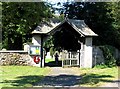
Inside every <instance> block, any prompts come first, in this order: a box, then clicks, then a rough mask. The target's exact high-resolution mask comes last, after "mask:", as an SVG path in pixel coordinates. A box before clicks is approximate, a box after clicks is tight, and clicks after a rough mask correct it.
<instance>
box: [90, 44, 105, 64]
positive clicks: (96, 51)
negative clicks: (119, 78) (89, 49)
mask: <svg viewBox="0 0 120 89" xmlns="http://www.w3.org/2000/svg"><path fill="white" fill-rule="evenodd" d="M92 64H93V66H95V65H97V64H104V56H103V52H102V50H101V49H100V48H99V47H97V46H93V63H92Z"/></svg>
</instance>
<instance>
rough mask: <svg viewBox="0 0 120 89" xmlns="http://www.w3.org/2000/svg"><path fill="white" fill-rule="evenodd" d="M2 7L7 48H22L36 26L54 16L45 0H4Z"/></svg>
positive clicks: (4, 44)
mask: <svg viewBox="0 0 120 89" xmlns="http://www.w3.org/2000/svg"><path fill="white" fill-rule="evenodd" d="M2 8H3V9H2V24H3V27H2V33H3V37H2V38H3V47H5V48H7V49H21V47H22V43H24V42H27V41H29V40H30V38H31V37H30V36H31V35H30V34H31V32H32V31H33V30H34V29H35V27H36V26H37V25H38V24H39V23H40V22H41V21H43V20H47V19H48V18H51V17H52V12H51V9H50V6H49V5H48V4H47V3H45V2H3V3H2Z"/></svg>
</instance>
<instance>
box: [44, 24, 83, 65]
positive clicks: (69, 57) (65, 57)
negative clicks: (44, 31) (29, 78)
mask: <svg viewBox="0 0 120 89" xmlns="http://www.w3.org/2000/svg"><path fill="white" fill-rule="evenodd" d="M50 35H52V37H53V38H54V40H53V44H54V48H56V49H58V51H59V52H60V51H61V53H62V54H61V55H60V54H55V55H54V59H55V61H52V62H49V63H45V66H50V67H54V66H62V67H64V66H79V64H80V49H81V42H82V41H83V39H84V38H82V37H81V36H80V34H79V33H78V32H77V31H76V30H75V29H74V28H73V27H72V26H71V25H70V24H69V23H68V22H65V23H63V24H62V25H61V26H59V27H56V28H55V29H53V31H52V32H51V33H50Z"/></svg>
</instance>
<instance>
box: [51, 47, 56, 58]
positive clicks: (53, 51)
mask: <svg viewBox="0 0 120 89" xmlns="http://www.w3.org/2000/svg"><path fill="white" fill-rule="evenodd" d="M54 53H55V48H54V47H51V48H50V56H51V57H53V56H54Z"/></svg>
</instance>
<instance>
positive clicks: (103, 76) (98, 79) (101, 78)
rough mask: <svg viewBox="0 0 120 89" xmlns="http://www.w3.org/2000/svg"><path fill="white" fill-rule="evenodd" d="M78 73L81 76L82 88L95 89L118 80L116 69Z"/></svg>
mask: <svg viewBox="0 0 120 89" xmlns="http://www.w3.org/2000/svg"><path fill="white" fill-rule="evenodd" d="M80 73H81V76H82V79H81V81H80V85H81V86H83V87H84V86H85V87H97V86H101V85H103V84H105V83H110V82H111V81H112V80H115V79H118V68H117V67H112V68H97V67H95V68H92V69H80Z"/></svg>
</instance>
